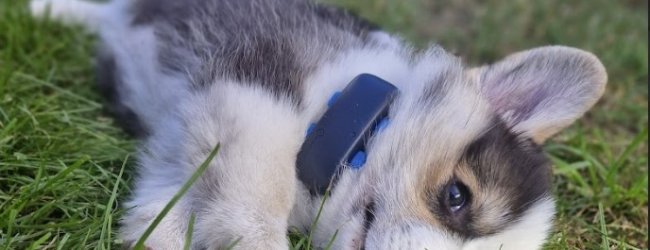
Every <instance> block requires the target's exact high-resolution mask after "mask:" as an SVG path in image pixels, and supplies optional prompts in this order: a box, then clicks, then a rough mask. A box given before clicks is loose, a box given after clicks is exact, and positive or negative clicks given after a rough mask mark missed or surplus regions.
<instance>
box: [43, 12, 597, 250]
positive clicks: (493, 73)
mask: <svg viewBox="0 0 650 250" xmlns="http://www.w3.org/2000/svg"><path fill="white" fill-rule="evenodd" d="M30 7H31V10H32V12H33V14H34V15H36V16H50V17H53V18H55V19H58V20H61V21H63V22H67V23H70V24H82V25H84V26H86V27H87V28H88V29H89V30H90V31H92V32H96V33H97V34H98V36H99V38H100V40H101V44H100V46H99V50H98V57H97V58H98V65H97V67H98V80H99V86H100V88H101V90H103V91H104V92H105V93H106V95H107V97H108V100H109V106H110V108H111V109H112V110H113V112H114V113H115V114H116V119H117V121H119V122H121V123H122V124H123V125H124V126H125V127H126V129H127V130H128V131H129V132H130V133H132V134H134V135H136V136H138V137H139V138H140V139H141V145H140V150H139V163H138V166H137V172H138V178H137V180H136V181H135V183H134V188H133V194H132V196H131V198H130V199H129V201H128V202H127V203H126V204H125V208H127V213H126V215H125V216H124V218H123V220H122V226H121V231H120V232H121V234H120V235H121V238H122V239H123V240H124V241H125V242H126V244H133V243H134V242H135V241H137V239H138V238H139V237H140V236H141V235H142V234H143V232H144V231H145V229H146V228H147V227H148V226H149V224H150V223H151V222H152V220H153V218H154V217H155V216H156V215H157V214H158V213H159V212H160V211H161V209H162V208H163V207H164V206H165V205H166V204H167V202H168V201H169V200H170V198H171V197H172V196H173V195H174V194H175V193H176V192H177V191H178V190H179V188H180V187H181V185H182V184H183V183H184V182H185V181H186V180H187V179H188V178H189V176H190V175H191V174H192V173H193V172H194V171H195V170H196V168H197V167H198V166H199V165H200V164H201V163H202V162H203V161H204V160H205V159H206V157H207V155H208V154H209V153H210V152H211V150H212V149H213V148H214V147H215V146H216V145H217V144H219V143H220V144H221V145H222V147H221V150H220V152H219V154H218V155H217V157H216V158H215V159H214V160H213V161H212V162H211V163H210V166H209V168H208V169H207V170H206V172H205V173H204V174H203V175H202V177H201V178H200V179H199V180H198V181H197V182H196V183H194V185H193V187H192V188H191V189H190V191H189V192H188V193H187V195H185V196H184V197H183V198H182V199H181V201H180V202H179V203H178V204H177V205H176V206H175V207H174V208H173V209H172V210H171V212H170V213H168V214H167V216H166V217H165V218H164V219H163V220H162V222H161V223H160V224H159V226H158V227H157V228H156V229H155V230H154V231H153V234H152V235H151V236H150V237H149V238H148V240H147V241H146V246H147V247H148V248H149V249H181V248H182V246H183V243H184V237H185V234H186V230H187V228H188V221H189V218H190V216H191V215H192V214H194V215H195V216H196V224H195V225H194V231H193V241H192V244H193V245H192V247H193V248H196V249H219V248H222V247H225V246H228V245H229V244H231V243H232V242H234V241H237V240H238V242H237V244H236V245H235V248H236V249H287V248H288V247H289V242H288V237H287V232H288V230H292V229H295V230H298V231H301V232H303V233H306V234H308V233H311V234H312V240H313V244H314V245H316V246H317V248H324V247H326V246H327V245H328V244H329V243H330V241H331V240H332V239H333V240H332V242H331V244H332V249H362V248H365V249H538V248H540V247H541V245H542V244H543V242H544V240H545V238H546V237H547V235H548V234H549V232H550V230H551V228H552V224H553V215H554V201H553V197H552V194H551V193H550V189H551V179H552V178H551V175H550V174H551V165H550V163H549V161H548V160H547V158H546V157H545V155H544V153H543V152H542V148H541V146H540V145H542V143H544V141H545V140H547V139H548V138H549V137H551V136H552V135H554V134H556V133H557V132H559V131H560V130H562V129H563V128H565V127H567V126H569V125H570V124H571V123H572V122H574V121H575V120H576V119H577V118H579V117H580V116H582V115H583V114H584V113H585V112H586V111H587V110H588V109H590V108H591V107H592V106H593V105H594V103H595V102H596V101H597V100H598V99H599V98H600V96H601V95H602V94H603V91H604V89H605V84H606V81H607V74H606V71H605V68H604V67H603V65H602V64H601V63H600V61H599V60H598V59H597V58H596V57H595V56H594V55H592V54H590V53H588V52H585V51H582V50H579V49H574V48H569V47H563V46H548V47H540V48H534V49H531V50H526V51H522V52H518V53H515V54H512V55H510V56H508V57H505V58H504V59H502V60H500V61H498V62H496V63H494V64H490V65H485V66H480V67H469V66H466V65H464V64H463V63H462V62H461V60H460V59H459V58H456V57H455V56H453V55H451V54H450V53H448V52H445V50H443V49H442V48H440V47H439V46H437V45H432V46H430V47H429V48H428V49H424V50H420V49H415V48H413V47H412V46H411V45H409V44H408V43H407V42H405V41H403V40H402V39H400V38H399V37H396V36H393V35H390V34H387V33H386V32H383V31H381V30H378V29H377V28H376V27H374V26H373V25H371V24H369V23H368V22H366V21H364V20H361V19H359V18H357V17H355V16H353V15H350V14H349V13H348V12H345V11H343V10H340V9H337V8H333V7H327V6H324V5H321V4H318V3H313V2H309V1H307V0H185V1H178V0H112V1H110V2H107V3H106V2H105V3H100V2H85V1H81V0H33V1H32V2H31V6H30ZM48 13H49V14H48ZM362 73H369V74H373V75H375V76H378V77H380V78H382V79H384V80H386V81H388V82H390V83H391V84H393V85H394V86H396V87H397V88H398V89H399V95H398V96H397V97H396V98H395V100H394V102H393V104H392V105H391V106H390V109H389V111H388V116H389V117H390V121H391V123H390V125H389V126H388V127H386V128H385V129H384V130H383V131H382V132H381V133H378V134H376V135H374V136H373V137H372V138H370V139H369V140H368V142H367V145H366V149H367V162H366V163H365V165H364V167H363V168H360V169H352V168H347V167H346V166H342V170H341V172H340V174H339V177H338V180H337V182H336V185H333V186H332V187H331V190H330V195H329V196H328V197H327V199H326V201H325V202H324V203H323V208H322V213H321V214H320V216H319V218H318V221H317V223H316V224H315V227H314V228H313V230H312V227H311V224H312V222H314V220H315V219H316V216H317V214H318V212H319V210H320V206H321V203H322V201H323V198H324V197H323V196H322V195H319V194H316V195H313V194H311V193H310V192H309V190H308V188H307V187H306V186H305V185H304V184H303V183H302V182H301V181H300V180H299V179H298V177H297V173H296V172H297V170H296V157H297V154H298V152H299V150H300V148H301V145H302V143H303V141H304V140H305V131H306V130H307V127H308V125H309V124H310V123H313V122H315V121H318V120H319V119H320V117H321V116H322V115H323V113H324V112H325V111H326V110H327V105H326V103H327V101H328V99H329V98H330V96H331V95H332V94H333V93H335V92H337V91H340V90H342V89H343V88H345V87H346V85H347V84H348V83H349V82H350V81H351V80H352V79H353V78H355V77H356V76H358V75H359V74H362Z"/></svg>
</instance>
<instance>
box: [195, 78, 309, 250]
mask: <svg viewBox="0 0 650 250" xmlns="http://www.w3.org/2000/svg"><path fill="white" fill-rule="evenodd" d="M220 85H221V86H219V88H218V89H217V88H215V89H216V91H212V92H211V93H210V94H207V95H205V96H203V97H199V98H192V100H193V102H196V103H201V104H207V106H204V105H202V106H196V107H193V109H192V110H193V111H190V113H193V114H194V115H193V116H191V118H190V121H191V123H192V124H193V125H192V126H190V128H189V131H190V133H191V134H193V135H196V136H193V137H194V138H196V140H194V141H193V142H192V143H193V145H191V147H189V149H190V152H204V153H201V154H196V155H197V156H196V157H195V159H194V162H197V163H198V162H200V161H201V160H202V159H203V158H205V156H204V155H205V152H209V148H210V147H212V146H213V145H216V143H217V142H221V145H222V148H221V151H220V152H219V154H218V155H217V158H215V161H214V162H213V163H212V165H211V166H210V168H209V169H208V170H207V171H206V173H205V175H204V176H203V177H202V179H201V180H200V181H199V182H197V183H196V184H195V188H194V189H193V190H192V196H191V197H192V198H191V199H192V200H194V201H196V206H195V207H197V208H198V209H199V212H198V213H197V223H196V226H195V230H196V231H195V236H196V241H197V243H198V244H200V245H201V246H202V247H206V248H208V249H214V248H219V247H225V246H228V245H230V244H232V243H233V242H234V241H237V244H236V245H235V249H287V248H288V246H289V245H288V239H287V236H286V235H287V227H288V219H289V213H290V211H291V208H292V207H293V204H294V199H295V192H296V185H297V180H296V177H295V157H296V153H297V151H298V148H299V146H300V143H301V141H302V135H303V134H304V132H301V131H302V129H304V127H306V126H307V124H306V123H305V124H304V126H303V125H302V123H301V122H298V120H299V119H298V118H297V116H296V114H295V113H294V111H292V108H291V105H290V104H288V103H282V102H278V101H276V100H274V99H273V98H272V97H271V96H270V94H268V93H266V92H264V91H261V90H259V89H251V88H247V87H243V86H242V85H241V84H227V83H224V84H220ZM190 155H195V154H190Z"/></svg>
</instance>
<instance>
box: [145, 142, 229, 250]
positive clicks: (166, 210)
mask: <svg viewBox="0 0 650 250" xmlns="http://www.w3.org/2000/svg"><path fill="white" fill-rule="evenodd" d="M219 147H220V144H217V146H216V147H214V149H213V150H212V152H210V155H208V158H207V159H206V160H205V161H204V162H203V163H202V164H201V166H199V168H198V169H196V171H194V174H192V176H191V177H190V178H189V179H188V180H187V182H185V184H183V186H182V187H181V189H179V190H178V192H177V193H176V194H175V195H174V197H172V199H171V200H169V202H168V203H167V205H165V207H164V208H163V209H162V211H160V213H159V214H158V215H157V216H156V218H155V219H154V220H153V222H151V225H149V227H148V228H147V230H145V231H144V233H143V234H142V236H141V237H140V239H138V242H137V243H136V244H135V246H134V247H133V249H136V250H144V249H145V248H144V242H145V241H146V240H147V238H149V236H150V235H151V233H152V232H153V230H154V229H155V228H156V226H158V224H160V222H161V221H162V219H163V218H164V217H165V215H167V213H169V211H170V210H171V209H172V207H174V205H176V203H177V202H178V201H179V200H180V199H181V197H183V195H185V193H186V192H187V191H188V190H189V189H190V187H191V186H192V185H193V184H194V182H196V180H197V179H199V177H200V176H201V175H202V174H203V172H205V170H206V169H208V166H209V165H210V162H212V159H214V157H215V156H216V155H217V152H219Z"/></svg>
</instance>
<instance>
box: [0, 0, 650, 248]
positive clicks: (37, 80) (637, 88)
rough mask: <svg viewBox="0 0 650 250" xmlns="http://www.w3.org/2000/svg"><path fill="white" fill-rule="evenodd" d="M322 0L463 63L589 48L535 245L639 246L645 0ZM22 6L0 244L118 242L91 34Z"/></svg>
mask: <svg viewBox="0 0 650 250" xmlns="http://www.w3.org/2000/svg"><path fill="white" fill-rule="evenodd" d="M329 2H334V3H336V4H339V5H342V6H346V7H349V8H351V9H353V10H355V11H356V12H357V13H359V14H360V15H362V16H364V17H366V18H368V19H370V20H372V21H373V22H375V23H378V24H380V25H382V26H383V27H385V28H386V29H387V30H389V31H392V32H397V33H400V34H403V35H404V36H406V37H407V38H408V39H410V40H411V41H413V42H415V43H416V44H418V45H420V46H424V45H426V44H427V43H428V42H431V41H436V42H439V43H441V44H442V45H443V46H444V47H445V48H447V49H449V50H451V51H453V52H455V53H457V54H459V55H460V56H462V57H463V58H465V61H466V62H467V63H468V64H471V65H479V64H482V63H489V62H492V61H494V60H497V59H498V58H500V57H503V56H504V55H507V54H508V53H512V52H514V51H518V50H523V49H527V48H531V47H533V46H540V45H546V44H565V45H570V46H575V47H580V48H583V49H586V50H590V51H592V52H594V53H595V54H596V55H597V56H598V57H599V58H601V60H602V61H603V63H604V64H605V66H606V68H607V70H608V73H609V79H610V81H609V85H608V87H607V91H606V94H605V97H604V98H603V99H602V100H601V101H600V102H599V103H598V104H597V105H596V107H595V108H594V109H593V110H592V111H590V112H589V113H588V114H587V115H586V116H585V117H584V118H583V119H581V120H580V121H579V122H577V123H576V124H575V125H574V126H572V127H571V128H569V129H568V130H566V131H565V132H563V133H562V134H561V135H559V136H557V137H556V138H555V139H554V140H553V141H552V142H550V143H548V144H547V146H546V149H547V151H548V152H549V153H550V155H551V158H552V160H553V162H554V163H555V168H554V171H555V182H554V192H555V194H556V198H557V200H558V220H557V222H556V227H555V231H554V233H553V234H552V236H551V238H550V240H549V242H548V244H547V246H546V248H547V249H647V248H648V241H647V238H648V200H647V196H648V189H647V186H648V172H647V169H648V168H647V166H648V155H647V150H648V143H647V141H648V114H647V111H648V103H647V102H648V87H647V82H648V40H647V35H648V33H647V30H648V19H647V18H648V17H647V8H648V7H647V1H631V0H628V1H611V0H581V1H561V0H536V1H522V0H510V1H496V0H492V1H478V0H455V1H452V0H440V1H425V0H404V1H391V0H330V1H329ZM24 6H25V1H24V0H19V1H15V0H0V249H87V248H118V245H119V243H120V242H119V240H118V239H117V238H116V235H115V232H116V227H117V224H116V222H117V220H118V219H119V218H120V215H121V213H122V210H121V209H120V201H122V200H123V198H124V197H125V196H126V195H128V193H129V192H130V190H129V184H130V183H131V178H132V177H133V169H132V167H131V166H132V165H133V164H132V162H133V161H132V159H133V157H131V156H130V154H131V152H133V148H134V147H133V145H134V144H133V141H131V140H129V139H128V137H126V136H125V135H124V134H123V133H122V132H121V131H120V130H119V129H117V128H116V126H115V125H114V124H113V121H112V120H111V118H110V117H107V116H106V115H105V113H104V112H103V109H102V105H101V101H100V100H101V99H100V98H99V97H98V95H97V94H96V93H95V92H94V89H93V87H92V86H93V71H92V57H91V54H92V40H93V39H92V37H90V36H88V35H84V34H83V33H81V32H79V31H78V29H74V28H65V27H63V26H62V25H58V24H55V23H52V22H47V21H35V20H33V19H31V18H30V17H29V16H28V14H27V12H26V9H25V7H24ZM292 239H294V244H295V245H301V246H302V247H299V248H302V249H305V248H306V247H304V246H307V245H309V244H308V243H307V242H305V241H306V240H305V237H300V236H296V237H292Z"/></svg>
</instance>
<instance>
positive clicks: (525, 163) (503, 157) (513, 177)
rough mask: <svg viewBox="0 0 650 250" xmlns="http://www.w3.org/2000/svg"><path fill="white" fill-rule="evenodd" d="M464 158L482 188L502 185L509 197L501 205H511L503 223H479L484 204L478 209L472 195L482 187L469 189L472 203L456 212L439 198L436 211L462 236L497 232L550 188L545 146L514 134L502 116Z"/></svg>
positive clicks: (435, 207)
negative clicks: (505, 202) (543, 149)
mask: <svg viewBox="0 0 650 250" xmlns="http://www.w3.org/2000/svg"><path fill="white" fill-rule="evenodd" d="M461 162H463V163H465V164H466V165H468V166H469V167H470V169H471V171H472V172H473V173H474V175H475V176H476V178H477V179H478V181H479V188H480V189H488V190H492V189H493V187H498V190H500V191H501V192H502V193H500V194H499V195H500V196H502V197H504V198H505V200H506V201H507V204H498V205H500V206H504V207H506V208H509V210H508V211H506V212H508V214H507V215H506V216H505V218H504V220H503V221H502V223H499V224H489V225H479V224H477V223H480V221H481V220H480V218H477V217H478V216H480V214H481V211H478V210H480V209H481V206H478V208H476V210H474V209H475V206H473V204H471V203H472V202H473V200H472V199H471V197H472V196H473V195H474V194H472V193H477V192H481V190H469V192H470V195H469V204H466V205H465V207H464V208H463V209H461V210H460V211H457V212H456V213H452V212H450V211H449V210H448V209H447V208H446V207H442V206H441V205H439V204H442V203H440V202H436V203H435V205H434V208H433V209H434V212H435V214H437V215H438V217H439V218H440V220H441V221H443V223H445V224H446V225H447V226H448V227H449V228H451V229H453V230H454V231H455V232H456V233H458V234H459V235H460V236H462V237H465V238H475V237H479V236H483V235H489V234H492V233H496V232H497V231H498V230H500V229H503V228H504V227H506V226H508V225H509V224H510V223H512V222H514V221H516V220H518V219H519V218H520V217H521V216H522V214H523V213H524V212H525V211H526V210H527V209H528V208H530V206H531V205H533V204H535V202H537V201H539V200H540V199H541V198H544V197H546V196H547V195H548V193H549V192H550V185H551V171H550V170H551V169H550V162H549V160H548V159H547V157H546V156H545V155H544V153H543V151H542V148H541V147H540V146H539V145H537V144H535V143H534V142H533V141H532V140H530V139H528V138H522V137H521V136H519V135H517V134H514V133H513V132H511V131H510V129H509V128H508V127H507V126H506V125H505V124H504V123H503V122H502V121H500V120H496V121H495V122H494V124H493V126H492V127H491V128H490V129H489V130H488V131H487V132H486V133H484V134H483V135H482V136H481V137H480V138H478V139H476V140H475V141H474V142H472V143H471V144H470V145H469V146H468V147H467V149H466V151H465V153H464V155H463V157H462V159H461ZM443 192H444V191H443ZM492 192H493V191H492ZM474 205H476V204H474ZM483 205H489V204H483ZM495 223H496V222H495Z"/></svg>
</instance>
